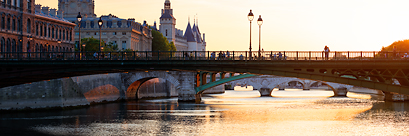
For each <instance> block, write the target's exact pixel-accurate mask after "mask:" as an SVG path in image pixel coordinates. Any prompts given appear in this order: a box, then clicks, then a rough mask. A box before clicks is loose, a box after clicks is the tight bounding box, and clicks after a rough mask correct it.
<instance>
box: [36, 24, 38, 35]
mask: <svg viewBox="0 0 409 136" xmlns="http://www.w3.org/2000/svg"><path fill="white" fill-rule="evenodd" d="M36 35H38V25H36Z"/></svg>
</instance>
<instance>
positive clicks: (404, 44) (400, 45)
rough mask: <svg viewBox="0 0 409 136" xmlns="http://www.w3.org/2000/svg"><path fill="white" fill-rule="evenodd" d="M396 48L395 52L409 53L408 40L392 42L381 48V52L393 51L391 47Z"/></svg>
mask: <svg viewBox="0 0 409 136" xmlns="http://www.w3.org/2000/svg"><path fill="white" fill-rule="evenodd" d="M394 46H396V51H397V52H408V51H409V39H406V40H399V41H396V42H393V43H392V44H391V45H389V46H387V47H382V50H381V51H383V52H384V51H389V52H392V51H393V47H394Z"/></svg>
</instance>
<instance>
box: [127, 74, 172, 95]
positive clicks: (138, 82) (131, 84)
mask: <svg viewBox="0 0 409 136" xmlns="http://www.w3.org/2000/svg"><path fill="white" fill-rule="evenodd" d="M123 77H124V78H123V83H124V86H125V88H126V90H125V98H126V99H127V100H132V99H134V100H135V99H138V91H139V89H140V87H141V86H142V85H143V83H145V82H147V81H149V80H151V79H155V78H159V79H164V80H166V81H169V82H170V83H172V84H173V85H174V86H175V87H176V90H178V89H179V88H180V87H179V85H180V83H179V80H178V79H177V78H176V75H174V74H173V73H171V72H165V71H152V72H135V73H126V74H123Z"/></svg>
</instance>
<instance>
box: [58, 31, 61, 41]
mask: <svg viewBox="0 0 409 136" xmlns="http://www.w3.org/2000/svg"><path fill="white" fill-rule="evenodd" d="M58 36H59V37H60V38H58V39H61V29H60V33H59V34H58Z"/></svg>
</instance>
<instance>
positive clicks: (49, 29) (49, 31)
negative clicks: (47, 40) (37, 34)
mask: <svg viewBox="0 0 409 136" xmlns="http://www.w3.org/2000/svg"><path fill="white" fill-rule="evenodd" d="M50 33H51V28H50V27H48V37H51V34H50Z"/></svg>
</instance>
